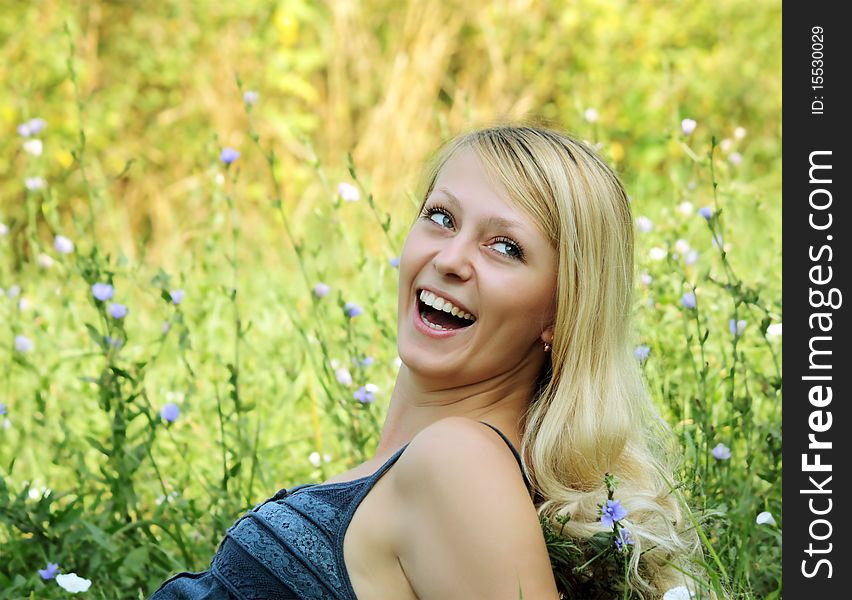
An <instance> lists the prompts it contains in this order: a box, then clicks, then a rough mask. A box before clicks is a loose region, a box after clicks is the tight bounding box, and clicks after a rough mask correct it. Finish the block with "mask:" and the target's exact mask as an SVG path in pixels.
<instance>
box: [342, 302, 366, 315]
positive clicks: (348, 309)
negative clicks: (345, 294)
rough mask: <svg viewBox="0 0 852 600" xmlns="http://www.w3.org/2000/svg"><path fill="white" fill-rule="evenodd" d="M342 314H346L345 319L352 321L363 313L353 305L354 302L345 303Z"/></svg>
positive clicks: (362, 310) (358, 307)
mask: <svg viewBox="0 0 852 600" xmlns="http://www.w3.org/2000/svg"><path fill="white" fill-rule="evenodd" d="M343 312H344V313H346V316H347V317H349V318H350V319H352V318H354V317H357V316H358V315H360V314H361V313H363V312H364V309H363V308H361V307H360V306H358V305H357V304H355V303H354V302H347V303H346V305H345V306H344V307H343Z"/></svg>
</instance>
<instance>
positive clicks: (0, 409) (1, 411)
mask: <svg viewBox="0 0 852 600" xmlns="http://www.w3.org/2000/svg"><path fill="white" fill-rule="evenodd" d="M5 414H6V405H5V404H3V403H2V402H0V415H5Z"/></svg>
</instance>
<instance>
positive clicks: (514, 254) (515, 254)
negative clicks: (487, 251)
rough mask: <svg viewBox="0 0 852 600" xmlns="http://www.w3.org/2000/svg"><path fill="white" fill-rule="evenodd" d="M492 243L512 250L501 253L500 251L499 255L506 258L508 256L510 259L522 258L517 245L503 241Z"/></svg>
mask: <svg viewBox="0 0 852 600" xmlns="http://www.w3.org/2000/svg"><path fill="white" fill-rule="evenodd" d="M494 243H495V244H503V245H504V246H507V247H508V248H511V249H512V251H511V252H502V251H501V254H505V255H506V256H508V257H510V258H521V257H523V254H522V253H521V249H520V248H519V247H518V246H517V245H515V244H513V243H512V242H504V241H500V240H498V241H496V242H494Z"/></svg>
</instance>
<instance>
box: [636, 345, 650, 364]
mask: <svg viewBox="0 0 852 600" xmlns="http://www.w3.org/2000/svg"><path fill="white" fill-rule="evenodd" d="M650 353H651V349H650V348H649V347H648V346H645V345H644V344H640V345H639V346H636V350H634V351H633V356H635V357H636V360H638V361H639V362H640V363H643V362H645V359H646V358H648V355H649V354H650Z"/></svg>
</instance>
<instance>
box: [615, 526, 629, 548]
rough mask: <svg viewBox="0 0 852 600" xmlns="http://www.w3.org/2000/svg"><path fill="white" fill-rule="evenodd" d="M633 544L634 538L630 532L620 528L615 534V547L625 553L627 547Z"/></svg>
mask: <svg viewBox="0 0 852 600" xmlns="http://www.w3.org/2000/svg"><path fill="white" fill-rule="evenodd" d="M633 543H634V542H633V536H631V535H630V531H629V530H628V529H626V528H624V527H620V528H619V529H618V533H616V534H615V547H616V548H618V549H619V550H621V551H622V552H624V551H625V550H626V549H627V546H632V545H633Z"/></svg>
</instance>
